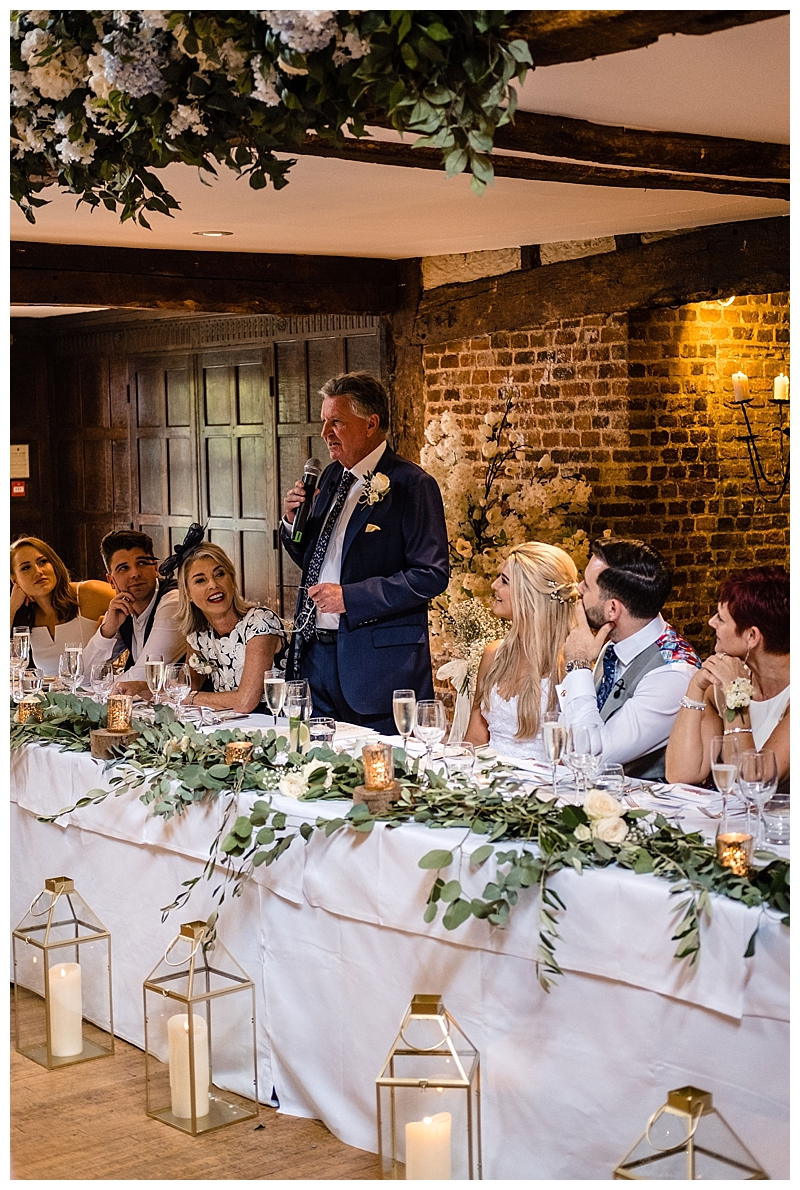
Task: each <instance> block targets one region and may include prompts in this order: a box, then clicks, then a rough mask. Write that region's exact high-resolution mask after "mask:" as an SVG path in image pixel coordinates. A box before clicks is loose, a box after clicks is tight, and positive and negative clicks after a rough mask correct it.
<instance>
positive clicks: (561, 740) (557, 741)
mask: <svg viewBox="0 0 800 1190" xmlns="http://www.w3.org/2000/svg"><path fill="white" fill-rule="evenodd" d="M542 743H543V745H544V754H545V756H546V757H547V759H548V760H549V761H550V764H551V765H552V768H553V772H552V779H553V797H555V796H556V769H557V768H558V762H559V760H560V759H561V757H562V756H563V755H564V749H565V748H566V746H567V729H566V726H565V725H564V723H562V721H561V716H560V714H559V712H558V711H545V713H544V715H543V716H542Z"/></svg>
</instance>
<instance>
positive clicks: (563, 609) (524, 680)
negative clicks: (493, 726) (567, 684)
mask: <svg viewBox="0 0 800 1190" xmlns="http://www.w3.org/2000/svg"><path fill="white" fill-rule="evenodd" d="M506 561H507V563H508V580H509V589H510V592H511V627H510V628H509V630H508V635H507V636H506V637H505V638H504V639H503V640H502V641H501V643H500V644H499V645H498V648H497V652H496V653H495V655H494V660H493V661H492V664H491V665H490V667H489V669H488V670H487V672H486V676H485V678H484V681H483V690H482V696H481V708H482V709H483V710H484V711H486V710H487V709H488V706H489V693H490V691H491V689H492V687H493V686H496V687H497V692H498V694H499V695H500V697H501V698H505V699H510V698H512V697H513V696H514V695H517V732H516V738H517V739H525V740H527V739H533V738H534V737H535V736H536V735H537V734H538V731H539V723H540V719H541V713H542V693H541V692H542V682H543V681H544V679H545V678H549V679H550V697H549V700H548V704H547V710H550V711H552V710H555V709H556V706H557V705H558V703H557V698H556V684H557V683H558V682H560V681H561V679H562V678H563V677H564V657H563V649H564V641H565V640H566V639H567V636H568V635H569V633H570V630H571V629H572V627H573V625H574V624H575V605H576V603H577V602H578V599H579V598H580V595H579V592H578V586H577V583H578V571H577V570H576V568H575V563H574V562H573V561H572V558H570V556H569V554H566V553H565V552H564V550H562V549H559V547H558V546H557V545H546V544H545V543H544V542H543V541H527V542H525V544H524V545H518V546H517V547H516V548H515V549H513V550H512V551H511V553H510V554H509V555H508V558H507V560H506Z"/></svg>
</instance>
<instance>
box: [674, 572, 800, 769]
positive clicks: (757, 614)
mask: <svg viewBox="0 0 800 1190" xmlns="http://www.w3.org/2000/svg"><path fill="white" fill-rule="evenodd" d="M717 601H718V602H717V610H716V613H715V614H714V615H713V616H712V617H711V619H710V620H709V624H710V625H711V627H712V628H713V629H714V632H715V633H716V637H717V643H716V645H715V646H714V652H713V653H712V654H711V656H710V657H708V658H706V660H705V661H704V662H703V665H702V667H701V668H700V669H697V670H695V671H694V674H693V676H692V680H691V681H690V683H689V687H688V689H687V691H686V697H685V698H683V699H682V700H681V709H680V710H679V712H678V717H677V719H676V720H675V726H674V727H673V728H672V734H671V735H670V737H669V744H668V745H667V780H668V781H686V782H687V783H691V784H695V785H697V784H702V783H703V782H704V781H705V779H706V778H707V777H708V775H709V772H710V770H711V754H710V745H711V740H712V739H713V738H714V736H721V735H723V734H725V735H735V736H736V737H737V738H738V740H739V746H740V748H742V749H755V750H756V751H758V752H760V751H762V750H763V749H768V750H770V751H772V752H774V753H775V759H776V761H777V765H778V780H779V781H780V782H781V783H783V784H784V785H785V783H786V781H787V779H788V776H789V575H788V574H787V572H786V571H785V570H784V568H783V567H782V566H754V567H752V569H750V570H734V571H732V572H731V573H730V574H729V575H728V577H727V578H726V579H725V580H724V581H723V583H722V585H721V587H720V589H719V594H718V596H717ZM723 715H724V716H725V717H724V719H723Z"/></svg>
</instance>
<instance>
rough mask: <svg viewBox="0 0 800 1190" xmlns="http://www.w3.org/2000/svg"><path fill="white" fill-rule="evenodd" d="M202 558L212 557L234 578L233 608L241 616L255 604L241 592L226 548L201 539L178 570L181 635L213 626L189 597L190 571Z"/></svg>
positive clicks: (179, 629)
mask: <svg viewBox="0 0 800 1190" xmlns="http://www.w3.org/2000/svg"><path fill="white" fill-rule="evenodd" d="M201 558H210V559H211V561H212V562H213V563H214V565H215V566H221V567H222V568H223V570H224V571H225V573H226V574H228V575H229V576H230V577H231V578H232V579H233V610H234V611H235V612H236V613H237V614H238V615H239V616H243V615H244V614H245V613H246V612H248V611H249V610H250V608H251V607H252V606H253V604H252V603H248V602H247V600H246V599H243V598H242V596H241V594H240V593H239V584H238V583H237V581H236V571H235V569H234V566H233V562H231V560H230V558H229V557H228V555H227V554H226V553H225V551H224V549H223V548H222V547H221V546H219V545H214V542H213V541H201V542H200V545H199V546H198V547H197V549H196V550H192V552H191V554H189V557H188V558H184V560H183V562H182V563H181V565H180V568H179V570H178V598H179V604H178V631H179V632H180V634H181V636H188V634H189V633H190V632H204V631H205V630H206V629H207V628H210V627H211V625H210V624H209V622H208V620H207V619H206V618H205V616H204V615H203V613H202V612H201V611H200V609H199V607H197V606H196V605H195V604H194V603H192V601H191V599H190V598H189V588H188V585H187V583H188V579H189V571H190V570H191V568H192V566H193V565H194V563H195V562H199V561H200V559H201Z"/></svg>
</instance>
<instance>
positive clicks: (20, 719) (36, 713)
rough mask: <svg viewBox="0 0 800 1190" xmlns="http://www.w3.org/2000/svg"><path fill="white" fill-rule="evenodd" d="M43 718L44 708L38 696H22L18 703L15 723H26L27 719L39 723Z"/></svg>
mask: <svg viewBox="0 0 800 1190" xmlns="http://www.w3.org/2000/svg"><path fill="white" fill-rule="evenodd" d="M43 718H44V710H43V708H42V704H41V703H40V702H39V699H38V698H23V699H21V701H20V702H19V703H18V706H17V723H27V722H28V720H29V719H35V720H36V722H37V723H41V722H42V719H43Z"/></svg>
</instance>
